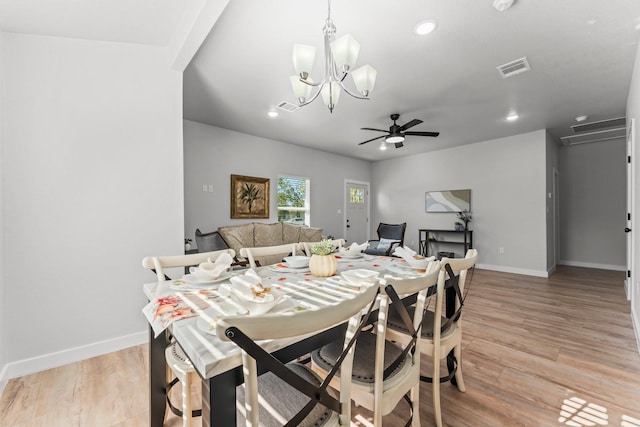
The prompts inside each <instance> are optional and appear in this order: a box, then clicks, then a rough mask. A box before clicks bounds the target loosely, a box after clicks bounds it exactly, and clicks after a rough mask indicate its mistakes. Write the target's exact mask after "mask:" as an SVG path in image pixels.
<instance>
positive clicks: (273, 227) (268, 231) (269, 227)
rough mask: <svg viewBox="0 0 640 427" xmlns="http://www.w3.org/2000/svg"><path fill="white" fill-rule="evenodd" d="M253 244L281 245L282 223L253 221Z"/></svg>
mask: <svg viewBox="0 0 640 427" xmlns="http://www.w3.org/2000/svg"><path fill="white" fill-rule="evenodd" d="M253 226H254V234H253V246H254V247H263V246H278V245H282V244H283V243H284V242H283V241H282V223H281V222H276V223H274V224H263V223H260V222H254V223H253Z"/></svg>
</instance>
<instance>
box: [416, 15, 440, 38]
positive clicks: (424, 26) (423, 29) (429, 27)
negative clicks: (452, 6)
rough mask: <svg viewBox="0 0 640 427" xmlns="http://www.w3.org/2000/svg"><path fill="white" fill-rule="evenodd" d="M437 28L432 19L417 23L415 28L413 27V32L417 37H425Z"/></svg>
mask: <svg viewBox="0 0 640 427" xmlns="http://www.w3.org/2000/svg"><path fill="white" fill-rule="evenodd" d="M437 26H438V23H437V22H436V21H435V20H434V19H427V20H426V21H422V22H418V23H417V24H416V26H415V27H413V32H414V33H416V34H417V35H419V36H426V35H427V34H429V33H432V32H433V30H435V29H436V27H437Z"/></svg>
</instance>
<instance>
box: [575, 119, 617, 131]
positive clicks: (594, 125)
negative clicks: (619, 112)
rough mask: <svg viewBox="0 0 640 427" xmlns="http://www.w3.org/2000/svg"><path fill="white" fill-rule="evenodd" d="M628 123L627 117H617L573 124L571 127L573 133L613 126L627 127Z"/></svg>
mask: <svg viewBox="0 0 640 427" xmlns="http://www.w3.org/2000/svg"><path fill="white" fill-rule="evenodd" d="M626 125H627V119H626V117H616V118H615V119H607V120H600V121H597V122H591V123H585V124H580V125H573V126H571V129H572V130H573V133H579V132H592V131H595V130H602V129H607V128H612V127H616V128H619V127H623V128H624V127H626Z"/></svg>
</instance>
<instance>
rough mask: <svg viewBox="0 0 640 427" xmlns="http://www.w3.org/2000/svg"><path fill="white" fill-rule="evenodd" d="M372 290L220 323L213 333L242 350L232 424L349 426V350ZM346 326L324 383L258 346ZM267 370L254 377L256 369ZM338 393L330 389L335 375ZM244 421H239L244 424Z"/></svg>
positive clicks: (371, 302) (372, 300) (306, 368)
mask: <svg viewBox="0 0 640 427" xmlns="http://www.w3.org/2000/svg"><path fill="white" fill-rule="evenodd" d="M378 292H379V290H378V287H377V286H369V287H367V288H364V289H363V290H362V291H361V292H359V293H354V294H353V296H352V297H351V298H346V299H344V300H342V301H340V302H338V303H335V304H332V305H327V306H323V307H317V308H313V309H307V310H300V311H298V310H294V311H292V312H291V313H286V314H264V315H260V316H232V317H226V318H222V319H219V320H218V321H217V323H216V334H217V335H218V337H219V338H220V339H222V340H227V341H233V342H234V343H236V344H237V345H238V346H239V347H240V348H241V349H242V364H243V374H244V385H245V386H244V388H242V387H241V388H239V389H238V405H236V407H237V408H238V409H237V411H236V414H237V416H238V417H239V420H238V422H237V425H246V426H250V427H258V426H282V425H284V426H287V427H288V426H318V425H322V426H350V425H351V393H350V384H349V382H350V378H351V374H350V372H351V365H352V361H353V346H354V343H355V342H357V340H358V339H359V337H358V335H360V336H362V335H363V333H360V331H361V330H362V327H363V324H364V322H366V318H367V317H368V314H370V313H371V310H372V309H373V306H374V303H375V300H376V295H377V294H378ZM344 322H348V327H347V330H346V334H345V335H344V336H343V338H341V339H340V340H339V341H340V344H339V348H340V350H339V362H338V363H337V364H336V365H337V367H336V369H335V370H334V371H332V372H331V374H329V375H328V376H326V378H325V379H324V380H323V379H322V378H320V377H318V376H317V375H315V374H314V373H313V371H312V370H311V369H310V368H309V366H308V365H305V364H300V363H297V362H291V363H287V364H284V363H282V362H280V361H279V360H278V359H276V358H275V357H273V356H272V355H271V354H270V352H269V351H268V350H265V349H264V348H263V347H262V345H264V344H265V343H266V344H267V345H268V342H270V341H271V340H274V339H282V338H288V337H295V336H300V335H305V334H309V333H315V332H318V331H323V330H325V329H328V328H330V327H332V326H334V325H338V324H341V323H344ZM258 365H259V366H260V368H261V369H264V370H266V373H262V374H261V375H259V376H258V369H257V366H258ZM338 369H339V370H340V372H341V373H342V374H343V380H341V386H340V392H339V393H336V392H335V391H334V390H332V389H331V388H330V387H329V382H330V381H331V380H332V378H333V376H334V375H335V374H336V372H337V370H338ZM243 419H244V420H243Z"/></svg>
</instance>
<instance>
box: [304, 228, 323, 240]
mask: <svg viewBox="0 0 640 427" xmlns="http://www.w3.org/2000/svg"><path fill="white" fill-rule="evenodd" d="M320 240H322V228H312V227H300V240H299V241H300V242H319V241H320Z"/></svg>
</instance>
